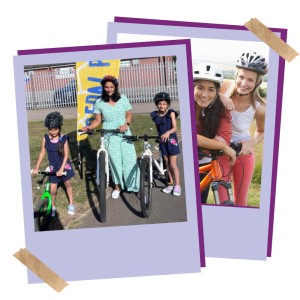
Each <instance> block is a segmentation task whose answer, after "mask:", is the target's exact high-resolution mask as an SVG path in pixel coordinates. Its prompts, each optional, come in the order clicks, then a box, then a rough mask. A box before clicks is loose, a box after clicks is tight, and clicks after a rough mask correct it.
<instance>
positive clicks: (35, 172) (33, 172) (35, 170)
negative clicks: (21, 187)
mask: <svg viewBox="0 0 300 300" xmlns="http://www.w3.org/2000/svg"><path fill="white" fill-rule="evenodd" d="M38 172H39V170H38V169H33V170H32V171H31V173H32V174H35V175H37V173H38Z"/></svg>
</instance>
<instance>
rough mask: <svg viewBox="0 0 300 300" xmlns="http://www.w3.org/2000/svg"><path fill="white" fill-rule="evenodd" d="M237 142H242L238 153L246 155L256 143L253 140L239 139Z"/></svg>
mask: <svg viewBox="0 0 300 300" xmlns="http://www.w3.org/2000/svg"><path fill="white" fill-rule="evenodd" d="M239 143H241V144H242V150H241V151H240V153H239V155H247V154H249V153H251V152H252V151H253V149H254V147H255V146H256V144H257V143H256V141H255V140H249V141H247V140H241V141H239Z"/></svg>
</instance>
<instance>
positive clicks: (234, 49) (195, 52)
mask: <svg viewBox="0 0 300 300" xmlns="http://www.w3.org/2000/svg"><path fill="white" fill-rule="evenodd" d="M174 39H175V38H174V36H154V35H139V34H125V33H119V34H118V43H128V42H141V41H160V40H174ZM176 39H186V37H176ZM191 45H192V61H193V66H195V65H197V64H199V63H203V62H210V63H215V64H218V65H222V64H223V65H235V62H236V60H237V59H238V58H239V57H240V55H241V54H242V53H244V52H256V53H259V54H262V55H263V56H264V57H265V58H266V59H267V61H268V59H269V49H270V48H269V46H267V45H266V44H265V43H263V42H246V41H232V40H216V39H201V38H191ZM220 68H221V69H222V66H220Z"/></svg>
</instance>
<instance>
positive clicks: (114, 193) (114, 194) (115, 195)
mask: <svg viewBox="0 0 300 300" xmlns="http://www.w3.org/2000/svg"><path fill="white" fill-rule="evenodd" d="M120 192H121V191H117V190H114V191H113V192H112V193H111V197H112V198H113V199H118V198H119V195H120Z"/></svg>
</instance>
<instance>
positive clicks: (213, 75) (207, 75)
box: [193, 63, 223, 116]
mask: <svg viewBox="0 0 300 300" xmlns="http://www.w3.org/2000/svg"><path fill="white" fill-rule="evenodd" d="M193 80H194V81H197V80H208V81H213V82H216V83H218V84H219V85H220V86H219V88H218V89H217V92H216V97H215V99H214V101H213V102H212V103H211V104H209V105H208V106H207V108H211V107H212V105H213V104H214V103H215V102H216V100H217V98H218V94H219V89H220V87H221V84H222V83H223V73H222V71H221V69H220V68H219V67H218V66H217V65H214V64H209V63H202V64H199V65H197V66H196V67H195V69H194V70H193ZM195 102H196V101H195ZM196 103H197V102H196ZM204 110H205V109H203V110H202V116H205V113H204Z"/></svg>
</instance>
